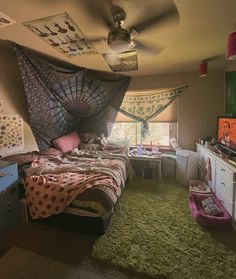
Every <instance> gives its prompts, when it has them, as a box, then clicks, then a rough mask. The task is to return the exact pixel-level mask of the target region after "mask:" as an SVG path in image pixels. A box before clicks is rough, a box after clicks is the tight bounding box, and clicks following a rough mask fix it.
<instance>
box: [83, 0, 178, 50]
mask: <svg viewBox="0 0 236 279" xmlns="http://www.w3.org/2000/svg"><path fill="white" fill-rule="evenodd" d="M86 2H87V4H88V8H89V11H90V13H91V14H92V15H93V16H95V17H96V16H97V15H99V16H100V18H102V20H103V22H104V23H105V26H106V27H107V29H108V35H107V37H106V39H105V40H106V42H107V44H108V46H109V48H110V49H111V50H112V51H114V52H116V53H123V52H126V51H129V50H134V49H135V50H141V51H143V52H145V53H146V54H150V55H155V54H158V53H159V52H160V51H161V50H162V49H163V48H164V47H163V46H157V44H156V43H155V45H156V48H154V47H151V46H149V45H148V43H147V42H144V43H142V42H140V41H139V40H138V39H137V36H138V35H139V34H140V33H143V32H144V31H146V30H148V29H149V28H150V27H152V26H154V25H155V26H156V25H158V24H159V25H162V26H163V24H170V23H173V22H174V21H175V22H176V21H177V22H178V21H179V13H178V10H177V7H176V6H175V4H174V3H173V1H172V0H169V1H168V0H167V1H165V2H166V6H165V7H164V9H163V7H162V9H161V11H158V6H157V5H155V10H157V11H158V13H157V14H156V15H154V16H151V17H150V18H146V19H143V20H142V21H141V22H138V23H137V24H134V25H133V26H128V25H127V24H126V21H128V18H127V15H126V12H125V10H124V9H123V8H122V7H121V6H120V5H114V4H113V1H111V0H106V1H105V0H104V1H86ZM162 2H163V1H162ZM98 3H100V4H98ZM101 3H103V4H104V5H106V8H107V5H108V9H106V8H105V7H104V6H103V5H102V4H101ZM156 4H158V3H157V1H156ZM162 6H163V5H162ZM149 9H151V10H153V8H150V7H147V12H146V14H150V10H149ZM124 22H125V24H124ZM123 24H124V25H126V26H127V27H125V28H124V27H123ZM101 40H104V37H100V38H95V39H91V40H90V42H92V43H93V42H98V41H101Z"/></svg>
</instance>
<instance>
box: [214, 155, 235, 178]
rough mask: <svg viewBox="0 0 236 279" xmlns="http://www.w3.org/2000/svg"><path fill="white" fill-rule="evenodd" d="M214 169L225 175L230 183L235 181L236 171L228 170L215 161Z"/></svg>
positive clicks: (227, 167) (222, 164) (226, 166)
mask: <svg viewBox="0 0 236 279" xmlns="http://www.w3.org/2000/svg"><path fill="white" fill-rule="evenodd" d="M216 168H217V169H218V170H217V172H218V171H219V172H220V173H221V174H223V175H226V176H227V177H228V178H229V179H230V180H231V181H236V170H235V169H233V168H230V167H229V166H228V165H225V164H224V163H222V162H221V161H219V160H216Z"/></svg>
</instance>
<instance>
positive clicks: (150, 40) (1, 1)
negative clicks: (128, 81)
mask: <svg viewBox="0 0 236 279" xmlns="http://www.w3.org/2000/svg"><path fill="white" fill-rule="evenodd" d="M88 1H89V2H93V1H94V2H95V1H96V2H99V4H100V6H101V7H104V11H105V13H107V12H109V11H107V5H106V0H57V1H55V0H54V1H53V0H9V1H6V0H0V12H3V13H5V14H6V15H8V16H10V17H11V18H13V19H14V20H15V21H16V23H15V24H12V25H9V26H6V27H2V28H0V39H3V40H12V41H15V42H17V43H19V44H22V45H25V46H27V47H30V48H32V49H35V50H37V51H40V52H42V53H45V54H47V55H50V56H52V57H56V58H58V59H61V60H64V61H67V62H69V63H72V64H75V65H78V66H82V67H87V68H91V69H97V70H102V71H108V72H110V71H111V70H110V69H109V67H108V65H107V64H106V62H105V61H104V59H103V57H102V55H101V53H105V52H107V51H108V47H107V46H106V44H105V42H96V43H94V44H93V45H94V47H95V48H96V49H97V51H98V53H99V54H96V55H84V56H76V57H71V58H68V57H66V56H65V55H64V54H62V53H60V52H58V51H57V50H56V49H54V48H53V47H52V46H50V45H48V44H47V43H45V42H44V41H43V40H42V39H40V38H39V37H37V36H36V35H35V34H34V33H33V32H31V31H30V30H29V29H27V28H26V27H25V26H24V25H23V24H22V23H23V22H27V21H31V20H34V19H38V18H42V17H47V16H51V15H56V14H59V13H63V12H67V13H68V14H69V15H70V16H71V18H72V19H73V20H74V21H75V22H76V23H77V25H78V27H79V28H80V29H81V31H82V32H83V33H84V34H85V36H86V37H87V38H88V40H90V39H93V38H97V37H106V35H107V28H106V26H105V24H104V22H103V21H102V16H101V12H100V11H99V10H98V12H97V13H95V14H93V15H92V14H91V13H90V10H89V9H88V5H87V3H88ZM166 1H167V0H146V1H143V0H114V1H112V2H113V3H114V4H116V5H120V6H121V7H122V8H123V9H124V10H125V11H126V13H127V19H126V21H125V24H127V25H132V24H136V23H137V22H139V21H142V20H143V19H148V17H151V16H153V15H155V14H158V13H159V10H160V9H162V8H163V7H164V6H165V2H166ZM168 1H169V0H168ZM174 3H175V5H176V6H177V9H178V11H179V16H180V21H179V23H177V24H176V23H175V24H157V25H154V26H152V27H151V28H149V29H147V30H146V31H145V32H143V33H140V34H138V36H137V38H138V39H139V41H140V42H142V43H147V44H148V45H149V46H152V47H154V48H156V49H157V50H158V49H160V46H161V47H164V49H163V50H162V51H161V52H160V53H159V54H157V55H147V54H146V53H144V52H143V51H138V64H139V70H138V71H135V72H127V73H126V74H128V75H131V76H144V75H158V74H165V73H177V72H186V71H195V70H196V71H197V68H198V64H199V63H200V61H202V60H206V59H207V60H209V64H208V65H209V68H222V67H227V66H228V65H229V64H230V63H231V64H232V63H234V62H228V61H226V59H225V50H226V39H227V34H228V33H229V32H230V31H233V30H234V28H235V27H236V17H235V11H236V1H235V0H224V1H223V0H175V1H174ZM124 27H125V25H124Z"/></svg>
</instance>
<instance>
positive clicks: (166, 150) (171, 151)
mask: <svg viewBox="0 0 236 279" xmlns="http://www.w3.org/2000/svg"><path fill="white" fill-rule="evenodd" d="M142 147H143V148H145V149H146V150H151V148H155V147H157V145H152V146H151V145H148V144H143V145H142ZM134 148H137V146H136V145H132V146H131V147H130V149H131V150H132V149H134ZM159 151H160V152H161V153H166V154H167V153H168V154H175V153H176V152H175V150H174V149H173V148H172V147H171V146H159Z"/></svg>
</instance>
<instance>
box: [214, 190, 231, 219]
mask: <svg viewBox="0 0 236 279" xmlns="http://www.w3.org/2000/svg"><path fill="white" fill-rule="evenodd" d="M216 196H217V198H218V199H219V200H220V202H221V203H222V204H223V206H224V207H225V209H226V210H227V211H228V212H229V214H230V215H231V216H232V215H233V210H234V203H233V202H232V200H230V199H229V198H228V197H227V195H226V194H225V193H224V192H223V191H221V189H219V188H218V186H216Z"/></svg>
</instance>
